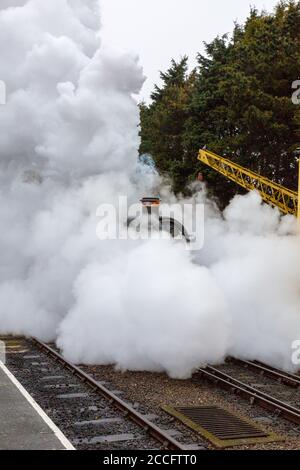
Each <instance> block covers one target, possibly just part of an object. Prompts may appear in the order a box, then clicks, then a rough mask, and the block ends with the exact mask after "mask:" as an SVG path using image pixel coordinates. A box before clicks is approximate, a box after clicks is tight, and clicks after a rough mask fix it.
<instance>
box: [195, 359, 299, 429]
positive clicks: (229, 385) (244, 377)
mask: <svg viewBox="0 0 300 470" xmlns="http://www.w3.org/2000/svg"><path fill="white" fill-rule="evenodd" d="M194 378H195V380H196V381H197V380H199V379H200V378H205V379H206V380H208V381H209V382H212V383H213V384H215V385H218V386H220V387H222V388H223V389H226V390H228V391H230V392H231V393H234V394H235V395H237V396H239V397H241V398H244V399H246V400H248V401H249V402H250V404H252V405H258V406H260V407H262V408H264V409H266V410H268V411H270V412H271V413H272V414H273V415H274V416H276V417H281V418H283V419H285V420H287V421H290V422H292V423H294V424H297V425H300V389H299V385H300V377H299V376H297V375H295V374H290V373H286V372H283V371H281V370H278V369H275V368H273V367H269V366H267V365H265V364H262V363H259V362H251V361H244V360H240V359H233V358H230V359H229V360H228V361H227V362H226V363H225V364H224V365H222V366H218V367H211V366H208V367H206V368H200V369H198V371H197V373H196V374H195V376H194ZM257 379H259V382H258V381H257Z"/></svg>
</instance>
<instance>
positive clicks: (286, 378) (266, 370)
mask: <svg viewBox="0 0 300 470" xmlns="http://www.w3.org/2000/svg"><path fill="white" fill-rule="evenodd" d="M229 361H230V362H233V363H235V364H237V365H240V366H242V367H245V369H251V370H254V371H256V372H258V373H259V374H260V375H262V376H266V377H270V378H272V379H275V380H277V381H278V382H280V383H284V384H285V385H288V386H290V387H294V388H297V387H299V386H300V377H299V376H297V375H294V374H290V373H286V372H284V371H282V370H279V369H276V368H275V367H270V366H268V365H266V364H263V363H261V362H256V361H255V362H252V361H245V360H243V359H236V358H235V357H230V358H229Z"/></svg>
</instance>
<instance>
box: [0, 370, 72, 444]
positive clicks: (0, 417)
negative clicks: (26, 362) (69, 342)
mask: <svg viewBox="0 0 300 470" xmlns="http://www.w3.org/2000/svg"><path fill="white" fill-rule="evenodd" d="M0 450H74V448H73V446H72V444H71V443H70V442H69V441H68V439H67V438H66V437H65V436H64V435H63V434H62V432H61V431H60V430H59V429H58V428H57V427H56V425H55V424H54V423H53V421H51V420H50V418H49V417H48V416H47V415H46V414H45V413H44V412H43V410H42V409H41V408H40V407H39V405H38V404H37V403H36V402H35V401H34V399H33V398H32V397H31V396H30V395H29V394H28V393H27V392H26V390H25V389H24V388H23V387H22V385H21V384H20V383H19V382H18V381H17V380H16V378H15V377H14V376H13V375H12V374H11V373H10V372H9V370H8V369H7V368H6V366H5V365H4V364H3V363H2V362H1V361H0Z"/></svg>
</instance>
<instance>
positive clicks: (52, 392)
mask: <svg viewBox="0 0 300 470" xmlns="http://www.w3.org/2000/svg"><path fill="white" fill-rule="evenodd" d="M10 353H11V354H10ZM40 353H41V354H40ZM8 367H9V368H10V370H11V371H12V372H13V373H15V374H16V377H17V378H18V380H20V381H21V383H22V384H23V386H25V388H26V389H28V391H29V393H31V395H32V396H33V397H34V398H35V399H36V401H38V402H39V404H40V405H41V406H42V408H43V409H45V411H46V413H47V414H49V416H50V417H51V418H52V420H53V421H54V422H55V423H56V424H57V426H58V427H59V428H61V430H62V431H63V432H64V434H65V435H66V436H67V437H68V438H69V440H70V441H71V442H72V444H73V445H74V447H75V448H77V449H91V450H93V449H107V450H117V449H121V450H124V449H136V448H139V449H152V450H154V449H166V450H181V451H182V450H194V449H195V450H196V449H197V448H199V447H198V446H197V444H196V443H195V442H194V443H192V444H190V443H184V442H180V441H179V440H177V439H176V438H175V437H173V435H172V432H173V434H175V435H176V436H177V434H179V435H180V432H178V431H177V433H176V429H175V430H174V423H173V429H164V426H165V425H166V423H163V424H164V426H162V427H161V426H160V423H159V424H156V423H154V422H153V421H155V418H156V417H155V416H151V415H150V416H149V415H147V414H143V413H141V412H139V411H137V410H136V409H135V408H134V406H133V405H132V404H130V403H128V402H127V401H126V400H123V399H122V398H121V397H120V396H119V395H118V393H120V392H118V391H112V390H110V389H109V388H108V387H107V386H106V385H105V383H101V382H99V381H96V380H95V379H94V378H93V377H92V376H90V375H89V374H87V373H86V372H84V371H83V370H82V369H81V368H79V367H77V366H75V365H74V364H72V363H70V362H68V361H66V360H65V359H64V358H63V357H62V356H61V355H60V353H59V352H58V351H57V350H56V349H55V348H53V347H51V346H49V345H47V344H45V343H42V342H40V341H38V340H36V339H31V340H25V339H18V344H17V345H16V344H15V346H14V347H13V348H9V349H8ZM167 419H168V418H167ZM172 422H173V421H172V420H169V423H170V425H171V423H172ZM174 431H175V433H174ZM191 442H193V441H191Z"/></svg>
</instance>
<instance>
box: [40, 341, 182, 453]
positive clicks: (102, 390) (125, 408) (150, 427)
mask: <svg viewBox="0 0 300 470" xmlns="http://www.w3.org/2000/svg"><path fill="white" fill-rule="evenodd" d="M31 341H32V342H33V344H35V345H36V346H37V347H38V348H39V349H41V350H42V351H44V352H45V353H46V354H47V355H48V356H50V357H52V359H54V360H55V361H57V362H59V363H60V364H61V365H62V366H64V368H65V369H68V370H70V372H72V373H73V374H74V375H75V376H77V377H78V378H79V379H80V380H82V382H84V383H86V384H87V385H89V386H90V387H91V388H92V390H93V391H94V392H97V393H99V394H100V395H102V396H104V397H105V398H106V399H108V400H109V402H110V403H111V404H112V405H113V406H114V407H115V408H117V409H118V410H120V411H122V412H123V413H124V415H125V416H127V417H128V418H129V419H130V420H131V421H133V422H134V423H135V424H137V425H138V426H140V427H141V428H142V429H143V430H144V431H146V432H147V433H148V434H149V435H150V436H151V437H153V438H154V439H156V440H157V441H158V442H160V443H161V444H162V445H163V446H164V448H165V449H168V450H188V447H186V446H184V445H183V444H181V443H180V442H178V441H177V440H176V439H174V438H172V437H171V436H170V435H169V434H168V433H166V432H165V431H164V430H163V429H160V428H159V427H158V426H156V424H154V423H152V422H151V421H149V420H148V419H147V418H145V417H144V416H143V415H142V414H141V413H139V412H138V411H136V410H135V409H134V408H132V407H131V406H130V405H128V404H127V403H126V402H125V401H123V400H121V399H120V398H119V397H118V396H117V395H115V394H114V393H113V392H111V391H110V390H108V388H106V387H104V386H103V385H102V384H100V383H98V382H97V381H96V380H94V379H93V378H92V377H91V376H90V375H88V374H86V373H85V372H84V371H83V370H81V369H80V368H79V367H77V366H75V365H74V364H72V363H71V362H69V361H67V360H66V359H64V358H63V356H61V355H60V354H59V353H58V352H57V351H55V350H54V349H52V348H51V347H50V346H48V345H47V344H45V343H42V342H41V341H39V340H37V339H35V338H34V339H32V340H31Z"/></svg>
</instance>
